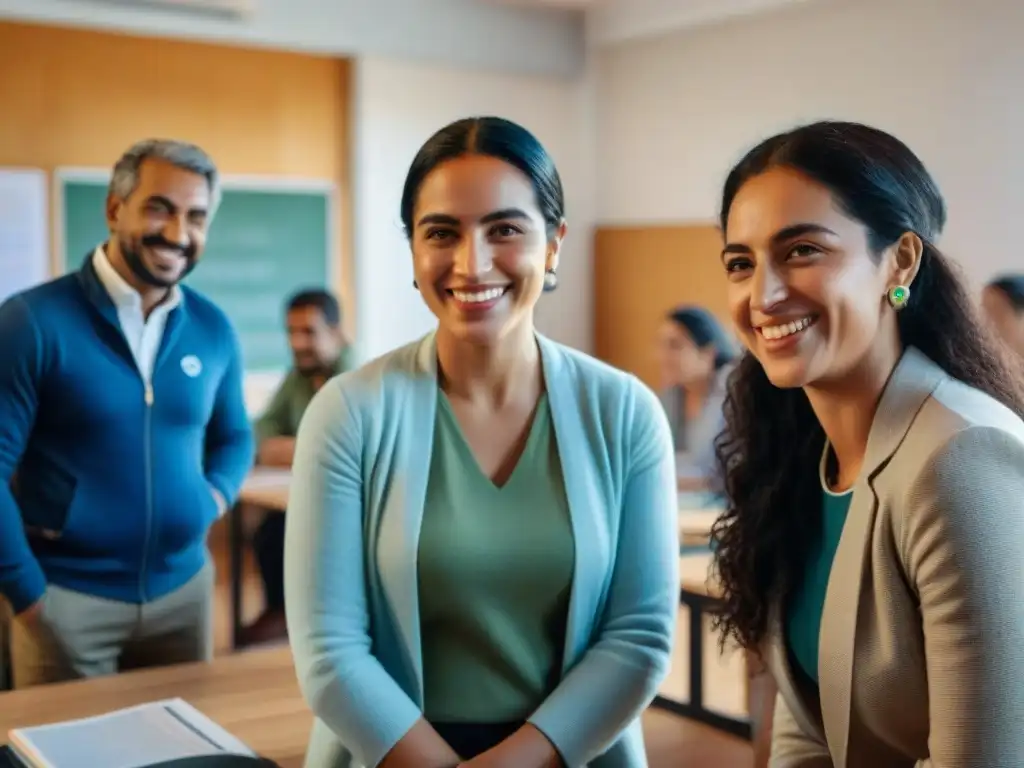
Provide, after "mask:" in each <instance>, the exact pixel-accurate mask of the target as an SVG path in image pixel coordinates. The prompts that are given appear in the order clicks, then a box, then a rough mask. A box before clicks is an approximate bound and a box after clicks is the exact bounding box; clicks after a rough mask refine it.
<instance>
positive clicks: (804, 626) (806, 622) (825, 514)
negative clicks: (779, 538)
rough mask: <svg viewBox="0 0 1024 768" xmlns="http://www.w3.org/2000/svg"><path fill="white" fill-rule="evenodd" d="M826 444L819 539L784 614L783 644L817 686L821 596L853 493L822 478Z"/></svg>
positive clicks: (802, 670) (823, 601)
mask: <svg viewBox="0 0 1024 768" xmlns="http://www.w3.org/2000/svg"><path fill="white" fill-rule="evenodd" d="M828 450H829V448H828V445H826V446H825V453H824V455H823V456H822V471H821V472H820V474H821V485H822V495H823V499H822V505H821V514H822V521H821V539H819V541H818V544H817V546H816V547H815V548H814V549H812V550H811V552H810V554H809V557H808V559H807V566H806V569H805V571H804V578H803V581H802V582H801V583H800V586H799V588H798V589H797V590H796V591H795V592H794V593H793V596H792V597H791V599H790V602H789V607H788V609H787V611H786V642H787V644H788V646H789V652H790V654H791V656H792V659H793V660H794V661H795V662H796V665H797V667H798V669H799V671H800V672H803V673H804V674H805V675H806V676H807V677H808V678H810V679H811V680H812V681H813V682H814V683H815V685H817V683H818V643H819V639H820V637H821V613H822V609H823V608H824V606H825V593H826V592H827V591H828V580H829V576H830V574H831V573H832V561H833V560H834V559H835V556H836V550H838V549H839V540H840V538H841V537H842V535H843V526H844V525H845V524H846V513H847V512H848V511H849V509H850V499H851V498H852V497H853V491H852V490H849V491H845V492H843V493H835V492H833V491H831V490H829V489H828V485H827V483H826V482H825V478H824V465H825V461H826V459H827V457H828Z"/></svg>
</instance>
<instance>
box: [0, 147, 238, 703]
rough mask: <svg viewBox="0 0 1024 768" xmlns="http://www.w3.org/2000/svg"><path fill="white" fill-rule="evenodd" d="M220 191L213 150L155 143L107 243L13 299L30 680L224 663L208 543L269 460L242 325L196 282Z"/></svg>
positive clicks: (22, 613)
mask: <svg viewBox="0 0 1024 768" xmlns="http://www.w3.org/2000/svg"><path fill="white" fill-rule="evenodd" d="M218 196H219V187H218V174H217V169H216V167H215V165H214V163H213V161H212V160H211V159H210V158H209V157H208V156H207V154H206V153H205V152H203V151H202V150H201V149H199V148H198V147H195V146H193V145H190V144H186V143H183V142H178V141H170V140H148V141H143V142H140V143H138V144H136V145H135V146H133V147H131V148H130V149H129V150H128V151H127V152H126V153H125V154H124V155H123V156H122V157H121V159H120V160H119V161H118V162H117V164H116V165H115V166H114V171H113V176H112V178H111V182H110V190H109V193H108V196H107V204H106V218H107V224H108V227H109V230H110V237H109V239H108V240H107V242H106V243H104V244H103V245H100V246H99V247H98V248H96V250H95V251H94V252H93V253H92V254H91V255H90V256H89V258H88V259H87V261H86V263H85V265H84V266H83V268H82V269H81V270H79V271H78V272H76V273H72V274H68V275H65V276H64V277H60V278H58V279H56V280H53V281H51V282H48V283H45V284H43V285H40V286H37V287H35V288H32V289H30V290H28V291H25V292H23V293H21V294H18V295H16V296H13V297H11V298H10V299H8V300H7V301H6V302H5V303H4V304H3V305H2V306H0V338H2V339H3V343H2V344H0V595H2V596H3V597H4V598H6V602H7V604H8V606H9V608H10V611H11V612H12V613H13V615H14V618H13V621H12V622H11V655H12V667H13V677H14V684H15V687H17V688H23V687H27V686H31V685H37V684H42V683H51V682H57V681H62V680H67V679H73V678H79V677H91V676H97V675H104V674H112V673H116V672H118V671H120V670H126V669H133V668H138V667H145V666H155V665H163V664H173V663H180V662H187V661H199V660H207V659H210V658H211V657H212V651H213V647H212V646H213V642H212V626H211V615H212V594H213V582H214V578H213V568H212V565H211V563H210V559H209V553H208V550H207V546H206V537H207V533H208V532H209V529H210V525H211V524H212V523H213V522H214V521H215V520H216V519H217V518H218V517H219V516H220V515H221V514H223V512H224V511H225V509H226V508H227V506H228V505H229V504H231V503H232V502H233V501H234V499H235V497H236V495H237V493H238V490H239V487H240V486H241V484H242V481H243V480H244V478H245V475H246V473H247V472H248V470H249V468H250V466H251V464H252V458H253V438H252V434H251V430H250V428H249V424H248V419H247V416H246V411H245V405H244V401H243V397H242V362H241V355H240V351H239V348H238V342H237V339H236V336H235V332H234V330H233V328H232V326H231V324H230V322H229V321H228V318H227V317H226V316H225V314H224V313H223V312H222V311H221V310H220V309H219V308H217V307H216V306H215V305H214V304H213V303H211V302H210V301H209V299H207V298H205V297H204V296H202V295H200V294H198V293H196V292H195V291H193V290H191V289H189V288H187V287H185V286H182V285H179V283H180V281H181V280H182V278H184V277H185V275H187V274H188V273H189V272H190V271H191V270H192V269H193V268H194V267H195V266H196V264H197V263H198V262H199V260H200V257H201V256H202V252H203V246H204V244H205V242H206V235H207V230H208V228H209V225H210V221H211V219H212V217H213V213H214V211H215V209H216V207H217V202H218ZM15 473H16V474H15ZM12 477H13V480H14V482H13V483H11V482H10V481H11V480H12Z"/></svg>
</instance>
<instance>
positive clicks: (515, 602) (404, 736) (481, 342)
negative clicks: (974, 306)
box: [285, 118, 679, 768]
mask: <svg viewBox="0 0 1024 768" xmlns="http://www.w3.org/2000/svg"><path fill="white" fill-rule="evenodd" d="M401 212H402V221H403V222H404V224H405V230H406V233H407V235H408V237H409V242H410V245H411V248H412V257H413V272H414V274H415V278H416V282H415V286H416V287H417V288H418V290H419V293H420V295H421V296H422V298H423V300H424V301H425V302H426V304H427V306H428V307H429V308H430V310H431V311H432V312H433V313H434V314H435V315H436V316H437V321H438V324H437V330H436V332H433V333H430V334H428V335H427V336H426V337H424V338H423V339H421V340H419V341H417V342H414V343H413V344H410V345H409V346H407V347H404V348H401V349H398V350H395V351H394V352H391V353H389V354H386V355H384V356H383V357H382V358H380V359H378V360H376V361H374V362H371V363H370V364H368V365H367V366H365V367H364V368H362V369H360V370H358V371H354V372H351V373H348V374H344V375H342V376H340V377H339V378H337V379H335V380H334V381H332V382H330V383H328V384H327V385H325V386H324V387H323V388H322V389H321V390H320V392H319V393H318V394H317V396H316V398H315V399H314V400H313V402H312V404H311V405H310V406H309V410H308V411H307V414H306V416H305V418H304V419H303V422H302V426H301V427H300V429H299V435H298V445H297V448H296V454H295V464H294V480H293V484H292V488H293V492H292V497H291V501H290V504H289V508H288V516H287V530H286V535H285V538H286V541H285V560H286V562H285V587H286V590H285V591H286V597H287V599H286V603H285V604H286V610H287V615H288V627H289V630H290V633H289V634H290V640H291V644H292V648H293V651H294V654H295V661H296V667H297V671H298V675H299V679H300V682H301V685H302V689H303V691H304V693H305V695H306V697H307V699H308V701H309V703H310V706H311V707H312V709H313V712H314V713H315V715H316V724H315V726H314V732H313V736H312V741H311V744H310V749H309V752H308V755H307V759H306V765H307V766H309V767H310V768H334V767H335V766H338V767H340V766H345V767H346V768H347V767H349V766H352V767H353V768H354V767H355V766H381V767H382V768H450V767H451V766H455V765H465V766H470V767H473V766H479V768H500V767H502V766H509V767H510V768H548V767H554V766H561V765H567V766H572V768H576V767H577V766H583V765H589V766H592V768H601V767H602V766H603V767H605V768H641V767H642V766H646V765H647V760H646V756H645V750H644V742H643V734H642V731H641V726H640V715H641V713H642V712H643V710H644V709H645V708H646V706H647V705H648V704H649V703H650V702H651V700H652V699H653V698H654V695H655V693H656V691H657V688H658V685H659V684H660V683H661V681H662V679H663V678H664V676H665V674H666V672H667V667H668V660H669V654H670V651H671V647H672V629H673V627H674V625H675V621H676V605H677V595H678V590H679V586H678V555H679V549H678V536H677V533H676V489H675V472H674V461H673V453H672V439H671V435H670V433H669V429H668V424H667V422H666V419H665V415H664V413H663V412H662V410H661V407H660V405H659V403H658V400H657V398H656V397H655V396H654V393H653V392H651V391H650V390H648V389H647V388H645V387H643V386H642V385H641V384H640V383H639V381H638V380H637V379H636V378H635V377H633V376H630V375H628V374H625V373H622V372H621V371H617V370H614V369H612V368H610V367H608V366H606V365H604V364H602V363H599V362H598V361H596V360H594V359H593V358H590V357H587V356H586V355H583V354H581V353H579V352H576V351H573V350H570V349H568V348H566V347H563V346H561V345H559V344H556V343H555V342H553V341H550V340H548V339H546V338H545V337H543V336H541V335H540V334H538V333H537V331H536V329H535V328H534V323H533V314H534V307H535V305H536V303H537V301H538V299H539V298H540V296H541V293H542V291H545V290H547V291H549V292H550V291H551V290H553V289H554V288H555V287H556V285H557V283H558V273H557V269H558V259H559V252H560V248H561V244H562V239H563V237H564V236H565V232H566V225H565V220H564V211H563V198H562V185H561V181H560V180H559V177H558V172H557V171H556V170H555V166H554V164H553V163H552V161H551V158H550V157H549V156H548V154H547V152H545V151H544V148H543V147H542V146H541V145H540V143H539V142H538V141H537V140H536V139H535V138H534V137H533V136H532V135H531V134H530V133H529V132H528V131H526V130H525V129H524V128H522V127H520V126H518V125H516V124H514V123H510V122H508V121H506V120H501V119H499V118H477V119H470V120H462V121H459V122H457V123H453V124H452V125H450V126H448V127H447V128H444V129H443V130H441V131H440V132H439V133H437V134H436V135H434V136H433V137H432V138H431V139H430V140H429V141H427V143H426V144H425V145H424V146H423V148H422V149H421V150H420V152H419V154H417V156H416V158H415V159H414V160H413V163H412V167H411V168H410V170H409V175H408V178H407V180H406V185H405V191H404V193H403V195H402V207H401Z"/></svg>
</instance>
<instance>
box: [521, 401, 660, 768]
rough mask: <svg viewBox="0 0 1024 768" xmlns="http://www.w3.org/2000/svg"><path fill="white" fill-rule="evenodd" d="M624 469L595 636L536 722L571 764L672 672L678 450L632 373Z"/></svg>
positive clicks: (596, 747) (613, 735)
mask: <svg viewBox="0 0 1024 768" xmlns="http://www.w3.org/2000/svg"><path fill="white" fill-rule="evenodd" d="M633 392H634V402H633V408H632V419H631V420H630V421H631V423H630V428H628V429H627V430H626V433H625V435H624V436H623V438H622V439H623V440H625V442H626V443H627V446H626V450H627V455H628V456H630V457H631V460H630V461H629V462H628V464H627V466H628V474H627V477H626V480H625V492H624V496H623V499H622V513H621V521H620V524H619V536H618V542H617V546H616V556H615V566H614V570H613V572H612V580H611V587H610V591H609V596H608V603H607V607H606V608H605V612H604V615H603V616H602V617H601V621H600V623H599V624H598V629H597V636H596V638H595V642H594V644H593V645H592V646H591V647H590V648H589V649H588V650H587V652H586V653H585V654H584V655H583V658H582V659H581V660H580V662H579V663H578V664H577V665H576V666H575V667H574V668H573V669H572V671H571V672H569V674H568V675H566V676H565V678H564V679H563V680H562V682H561V683H560V684H559V685H558V687H557V688H556V689H555V690H554V691H553V692H552V693H551V695H550V696H548V698H547V699H546V700H545V701H544V703H543V704H541V706H540V707H539V708H538V709H537V711H536V712H534V714H533V715H532V716H531V717H530V722H531V723H532V724H533V725H535V726H536V727H537V728H538V729H539V730H540V731H541V732H543V733H544V734H545V736H547V738H548V739H549V740H550V741H551V743H552V744H553V745H554V746H555V748H556V749H557V750H558V752H559V753H560V754H561V756H562V759H563V760H564V761H565V764H566V765H587V764H589V763H590V762H591V761H592V760H595V759H596V758H597V757H598V756H599V755H600V754H602V753H603V752H605V751H606V750H607V749H608V748H609V747H610V746H611V745H612V744H613V743H614V742H615V740H616V739H617V738H618V737H619V736H620V734H621V733H622V731H623V729H624V728H626V727H627V726H628V725H629V724H630V723H631V722H633V721H634V720H636V718H638V717H639V716H640V715H641V714H642V713H643V711H644V709H646V708H647V706H648V705H649V704H650V703H651V701H652V700H653V699H654V697H655V695H656V694H657V692H658V686H659V685H660V684H661V682H662V681H663V680H664V678H665V675H666V674H667V673H668V666H669V658H670V655H671V652H672V642H673V634H674V631H675V625H676V614H677V611H678V605H679V534H678V528H677V521H676V520H677V518H676V515H677V513H676V477H675V456H674V451H673V446H672V435H671V433H670V431H669V427H668V420H667V419H666V417H665V414H664V411H663V410H662V408H661V404H660V403H659V402H658V400H657V398H656V397H655V396H654V393H653V392H651V391H650V390H648V389H647V388H646V387H643V386H642V385H641V384H639V382H635V381H634V385H633Z"/></svg>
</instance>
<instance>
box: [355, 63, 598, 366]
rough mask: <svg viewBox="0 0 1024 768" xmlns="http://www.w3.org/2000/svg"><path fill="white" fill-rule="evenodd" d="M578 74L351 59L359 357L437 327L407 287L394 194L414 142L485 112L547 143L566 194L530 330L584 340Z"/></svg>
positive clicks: (584, 108)
mask: <svg viewBox="0 0 1024 768" xmlns="http://www.w3.org/2000/svg"><path fill="white" fill-rule="evenodd" d="M590 95H591V92H590V89H589V83H588V81H587V79H586V78H579V79H571V80H570V79H562V78H551V77H528V76H517V75H501V74H493V73H484V72H474V71H468V70H454V69H444V68H438V67H424V66H422V65H420V64H415V63H410V62H403V61H398V60H392V59H381V58H363V59H359V60H358V61H357V63H356V76H355V111H354V118H355V131H354V133H355V153H354V165H355V168H354V187H353V201H354V214H355V215H354V220H355V226H356V231H355V262H356V275H355V281H356V290H357V308H356V309H357V313H358V315H357V327H358V331H357V333H358V337H359V349H360V356H361V357H362V358H363V359H369V358H371V357H375V356H377V355H379V354H381V353H383V352H385V351H387V350H389V349H392V348H393V347H396V346H399V345H400V344H403V343H405V342H408V341H411V340H413V339H415V338H417V337H419V336H420V335H422V334H423V333H425V332H426V331H427V330H429V329H430V328H433V327H434V325H435V320H434V317H433V315H431V314H430V312H429V310H427V308H426V306H425V305H424V304H423V301H422V299H421V298H420V296H419V294H418V293H417V292H416V291H415V290H414V289H413V287H412V280H413V274H412V257H411V255H410V251H409V246H408V243H407V242H406V240H405V237H404V235H403V233H402V228H401V222H400V219H399V201H400V198H401V194H402V186H403V184H404V182H405V174H406V171H407V170H408V168H409V164H410V163H411V162H412V159H413V157H414V156H415V154H416V152H417V151H418V150H419V148H420V146H421V145H422V144H423V142H424V141H426V140H427V139H428V138H429V137H430V136H431V134H433V133H434V132H435V131H437V130H438V129H439V128H442V127H443V126H445V125H447V124H448V123H449V122H451V121H453V120H456V119H458V118H462V117H468V116H472V115H484V114H493V115H499V116H501V117H506V118H508V119H511V120H515V121H516V122H519V123H521V124H522V125H524V126H525V127H527V128H528V129H529V130H530V131H532V132H533V133H534V134H535V135H536V136H537V137H538V138H539V139H540V141H541V142H542V143H543V144H544V145H545V147H547V149H548V151H549V152H550V153H551V155H552V157H553V158H554V160H555V163H556V164H557V165H558V169H559V173H560V174H561V176H562V182H563V185H564V187H565V191H566V208H567V218H568V221H569V235H568V237H567V238H566V242H565V244H564V251H563V253H562V258H561V260H560V265H559V280H560V287H559V289H558V290H557V291H555V292H554V293H551V294H548V295H545V296H544V297H542V298H541V301H540V306H539V307H538V311H537V322H538V326H539V327H540V329H541V330H542V331H543V332H545V333H547V334H548V335H550V336H552V337H553V338H555V339H557V340H559V341H562V342H564V343H567V344H569V345H571V346H574V347H577V348H579V349H583V350H589V349H590V348H591V343H592V342H591V337H592V325H593V323H592V318H591V306H592V301H591V299H592V288H591V287H592V274H593V270H592V268H591V245H592V224H593V213H592V212H593V200H592V195H593V179H592V173H593V163H592V156H593V155H592V151H593V144H592V142H591V140H590V136H591V133H590V131H589V129H588V125H589V123H588V119H591V118H592V116H591V115H590V114H589V110H590V109H591V106H592V105H591V103H590Z"/></svg>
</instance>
